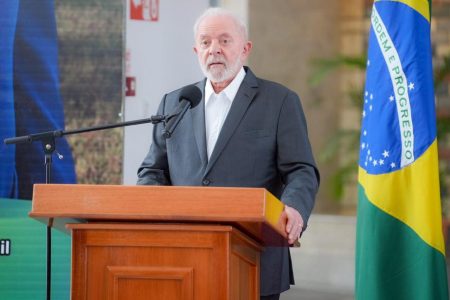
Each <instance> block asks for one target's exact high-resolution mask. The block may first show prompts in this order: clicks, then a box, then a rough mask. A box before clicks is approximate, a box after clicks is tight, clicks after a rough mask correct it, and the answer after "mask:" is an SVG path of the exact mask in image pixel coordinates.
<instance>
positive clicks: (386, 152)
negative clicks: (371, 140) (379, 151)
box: [383, 150, 389, 158]
mask: <svg viewBox="0 0 450 300" xmlns="http://www.w3.org/2000/svg"><path fill="white" fill-rule="evenodd" d="M383 156H384V158H386V157H389V151H387V150H384V152H383Z"/></svg>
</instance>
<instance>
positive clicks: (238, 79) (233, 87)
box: [205, 67, 245, 105]
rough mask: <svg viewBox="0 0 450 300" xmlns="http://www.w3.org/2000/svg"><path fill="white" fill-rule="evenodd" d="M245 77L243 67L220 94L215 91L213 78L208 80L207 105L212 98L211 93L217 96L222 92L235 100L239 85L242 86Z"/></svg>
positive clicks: (206, 86)
mask: <svg viewBox="0 0 450 300" xmlns="http://www.w3.org/2000/svg"><path fill="white" fill-rule="evenodd" d="M244 77H245V70H244V68H243V67H242V68H241V69H240V70H239V72H238V73H237V75H236V76H235V77H234V79H233V80H232V81H231V82H230V84H229V85H228V86H227V87H226V88H225V89H224V90H223V91H222V92H220V93H219V94H216V93H215V92H214V89H213V87H212V84H211V80H209V79H207V80H206V85H205V105H206V104H207V103H208V101H209V99H210V98H211V95H213V94H214V95H215V96H216V97H217V96H219V95H220V94H221V93H224V94H225V96H226V97H227V98H228V99H229V100H230V101H231V102H233V100H234V98H235V97H236V94H237V92H238V90H239V87H240V86H241V83H242V81H244Z"/></svg>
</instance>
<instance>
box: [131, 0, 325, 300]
mask: <svg viewBox="0 0 450 300" xmlns="http://www.w3.org/2000/svg"><path fill="white" fill-rule="evenodd" d="M194 38H195V46H194V52H195V53H196V55H197V58H198V61H199V64H200V67H201V69H202V71H203V73H204V75H205V77H206V78H205V79H203V80H201V81H199V82H197V83H195V85H196V86H197V87H198V88H199V89H200V90H201V91H202V100H201V102H200V104H199V105H197V106H196V107H194V108H192V109H190V110H189V111H188V112H187V113H186V114H185V115H184V117H183V118H182V119H181V120H180V122H179V124H178V127H177V128H176V130H175V131H174V132H173V135H172V136H171V137H170V138H169V139H166V138H165V137H164V125H162V124H159V125H157V126H155V127H154V129H153V138H152V145H151V146H150V150H149V152H148V154H147V156H146V157H145V159H144V161H143V163H142V164H141V166H140V168H139V170H138V184H142V185H178V186H221V187H262V188H266V189H267V190H268V191H270V192H271V193H272V194H274V195H275V196H276V197H278V198H279V199H280V200H281V201H282V202H283V203H284V204H285V210H284V214H285V215H286V217H287V224H286V233H287V235H288V239H289V243H290V244H293V243H294V242H295V241H296V240H297V239H299V238H300V235H301V233H302V232H303V231H304V230H305V228H306V224H307V221H308V218H309V216H310V214H311V211H312V209H313V206H314V202H315V196H316V193H317V190H318V187H319V172H318V170H317V167H316V164H315V161H314V157H313V154H312V150H311V146H310V142H309V139H308V133H307V125H306V119H305V116H304V113H303V109H302V107H301V103H300V99H299V97H298V96H297V94H296V93H295V92H293V91H291V90H289V89H288V88H286V87H284V86H282V85H280V84H277V83H274V82H271V81H267V80H264V79H260V78H258V77H256V76H255V75H254V74H253V72H252V71H251V70H250V68H248V67H246V66H244V63H245V61H246V59H247V58H248V56H249V54H250V52H251V50H252V43H251V42H250V41H249V40H248V33H247V28H246V26H245V25H244V24H243V22H242V21H241V20H239V18H238V17H236V16H235V15H234V14H232V13H231V12H229V11H227V10H224V9H221V8H210V9H208V10H206V11H205V12H204V13H203V14H202V15H201V16H200V17H199V18H198V19H197V22H196V23H195V25H194ZM180 93H181V89H179V90H176V91H173V92H171V93H169V94H167V95H165V96H164V97H163V99H162V101H161V104H160V106H159V109H158V114H161V115H163V114H167V113H170V112H173V111H174V109H175V108H176V107H177V104H178V100H179V97H180ZM290 284H294V277H293V272H292V264H291V259H290V254H289V248H287V247H265V248H264V249H263V251H262V253H261V274H260V294H261V299H279V297H280V293H281V292H283V291H285V290H287V289H289V285H290Z"/></svg>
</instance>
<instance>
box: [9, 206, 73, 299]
mask: <svg viewBox="0 0 450 300" xmlns="http://www.w3.org/2000/svg"><path fill="white" fill-rule="evenodd" d="M30 210H31V201H26V200H13V199H0V299H14V300H25V299H30V300H37V299H45V298H46V286H47V284H46V282H47V271H46V265H47V250H46V249H47V241H46V236H47V233H46V232H47V231H46V228H47V227H46V225H45V224H43V223H41V222H39V221H36V220H34V219H32V218H30V217H28V213H29V212H30ZM70 247H71V242H70V235H68V234H67V233H64V232H61V231H58V230H56V229H53V230H52V284H51V289H52V290H51V292H52V293H51V298H52V299H58V300H65V299H67V300H69V299H70V252H71V250H70Z"/></svg>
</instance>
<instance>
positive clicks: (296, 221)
mask: <svg viewBox="0 0 450 300" xmlns="http://www.w3.org/2000/svg"><path fill="white" fill-rule="evenodd" d="M283 213H284V214H285V216H286V217H287V223H286V233H287V234H288V240H289V244H291V245H292V244H294V243H295V242H296V241H297V240H298V239H299V238H300V234H301V233H302V231H303V218H302V216H301V215H300V213H299V212H298V211H297V210H296V209H295V208H292V207H290V206H287V205H285V206H284V212H283Z"/></svg>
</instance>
